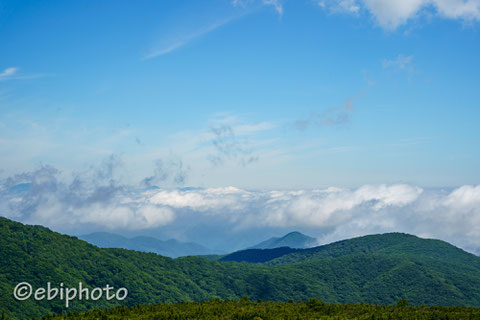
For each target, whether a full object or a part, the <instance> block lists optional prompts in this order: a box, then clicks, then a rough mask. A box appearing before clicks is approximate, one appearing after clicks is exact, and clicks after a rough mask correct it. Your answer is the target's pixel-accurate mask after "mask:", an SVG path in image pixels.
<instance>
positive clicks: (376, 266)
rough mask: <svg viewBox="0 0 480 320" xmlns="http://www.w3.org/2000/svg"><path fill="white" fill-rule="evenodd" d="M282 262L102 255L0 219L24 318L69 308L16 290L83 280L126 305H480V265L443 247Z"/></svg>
mask: <svg viewBox="0 0 480 320" xmlns="http://www.w3.org/2000/svg"><path fill="white" fill-rule="evenodd" d="M302 252H303V255H301V253H302ZM277 259H282V261H278V260H277ZM277 259H273V260H271V261H270V262H269V263H272V262H275V265H271V266H270V265H265V264H252V263H246V262H242V263H237V262H220V261H210V260H208V259H204V258H200V257H184V258H178V259H171V258H167V257H163V256H159V255H156V254H153V253H142V252H136V251H130V250H124V249H101V248H98V247H95V246H93V245H90V244H88V243H86V242H84V241H81V240H79V239H77V238H75V237H70V236H65V235H61V234H58V233H55V232H52V231H50V230H48V229H47V228H44V227H41V226H26V225H23V224H20V223H17V222H13V221H11V220H8V219H5V218H0V311H1V310H2V309H4V310H5V311H6V314H7V315H8V316H10V317H19V318H24V317H27V316H28V317H31V316H36V317H39V316H42V315H45V314H48V313H52V312H63V311H65V310H66V309H65V307H64V302H63V301H60V300H56V299H55V300H51V301H46V300H43V301H40V302H37V301H34V300H33V299H29V300H26V301H16V300H15V299H14V298H13V296H12V292H13V288H14V287H15V285H16V284H17V283H19V282H22V281H28V282H29V283H31V284H32V286H33V287H34V288H38V287H45V285H46V282H52V284H57V285H58V284H59V283H60V282H63V283H64V284H65V287H76V286H77V285H78V282H80V281H81V282H82V283H84V284H85V285H87V286H89V287H103V286H105V285H106V284H110V285H111V286H114V287H115V288H119V287H126V288H128V290H129V295H128V297H127V298H126V299H125V300H124V301H122V303H121V304H122V305H136V304H155V303H165V302H188V301H204V300H209V299H212V298H220V299H231V300H238V299H240V297H242V296H249V297H250V298H251V299H253V300H257V299H262V300H271V301H289V300H294V301H298V300H308V299H310V298H317V299H320V300H322V301H325V302H326V303H360V302H366V303H376V304H383V305H388V304H390V305H391V304H394V303H396V301H398V300H399V299H401V298H405V299H407V300H408V301H409V302H410V303H411V304H413V305H422V304H425V305H447V306H454V305H465V306H477V307H478V306H480V258H478V257H475V256H473V255H471V254H468V253H466V252H464V251H462V250H460V249H458V248H456V247H454V246H451V245H449V244H447V243H445V242H441V241H436V240H424V239H420V238H417V237H414V236H409V235H404V234H385V235H378V236H371V237H363V238H356V239H351V240H347V241H343V242H340V243H335V244H332V245H329V246H323V247H319V248H313V249H306V251H298V252H294V253H290V254H287V255H283V256H281V257H280V258H277ZM287 259H288V260H287ZM276 260H277V261H276ZM272 264H273V263H272ZM115 305H118V303H117V302H115V301H114V300H112V301H106V300H104V299H102V300H99V301H73V302H72V303H71V307H70V308H69V309H68V311H86V310H89V309H93V308H105V307H112V306H115Z"/></svg>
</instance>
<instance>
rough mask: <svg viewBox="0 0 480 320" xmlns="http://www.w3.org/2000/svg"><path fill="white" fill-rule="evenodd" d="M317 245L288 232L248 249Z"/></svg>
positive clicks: (306, 237)
mask: <svg viewBox="0 0 480 320" xmlns="http://www.w3.org/2000/svg"><path fill="white" fill-rule="evenodd" d="M316 243H317V239H315V238H312V237H309V236H306V235H304V234H303V233H300V232H298V231H294V232H290V233H288V234H286V235H284V236H283V237H280V238H277V237H273V238H270V239H268V240H265V241H262V242H260V243H259V244H256V245H254V246H252V247H250V248H248V249H273V248H281V247H290V248H301V249H303V248H310V247H313V246H314V245H315V244H316Z"/></svg>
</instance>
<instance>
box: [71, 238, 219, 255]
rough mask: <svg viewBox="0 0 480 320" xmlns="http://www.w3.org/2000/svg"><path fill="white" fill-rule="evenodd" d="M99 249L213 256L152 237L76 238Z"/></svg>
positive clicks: (205, 250) (198, 247)
mask: <svg viewBox="0 0 480 320" xmlns="http://www.w3.org/2000/svg"><path fill="white" fill-rule="evenodd" d="M78 238H79V239H82V240H85V241H87V242H89V243H91V244H93V245H96V246H97V247H100V248H120V249H129V250H136V251H142V252H153V253H157V254H161V255H162V256H167V257H171V258H177V257H184V256H194V255H207V254H213V253H214V252H212V250H210V249H208V248H206V247H204V246H202V245H200V244H198V243H193V242H180V241H177V240H174V239H170V240H166V241H163V240H160V239H157V238H154V237H145V236H139V237H134V238H126V237H123V236H121V235H118V234H114V233H108V232H95V233H90V234H86V235H82V236H79V237H78Z"/></svg>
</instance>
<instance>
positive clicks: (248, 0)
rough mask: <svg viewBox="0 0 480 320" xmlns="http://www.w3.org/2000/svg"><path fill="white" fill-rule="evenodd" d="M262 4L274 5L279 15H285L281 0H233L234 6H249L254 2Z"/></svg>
mask: <svg viewBox="0 0 480 320" xmlns="http://www.w3.org/2000/svg"><path fill="white" fill-rule="evenodd" d="M258 3H260V4H262V5H265V6H272V7H273V8H274V9H275V11H276V12H277V13H278V15H280V16H281V15H283V4H282V2H281V1H280V0H260V1H257V0H232V5H233V6H234V7H243V8H245V7H247V6H248V5H252V4H258Z"/></svg>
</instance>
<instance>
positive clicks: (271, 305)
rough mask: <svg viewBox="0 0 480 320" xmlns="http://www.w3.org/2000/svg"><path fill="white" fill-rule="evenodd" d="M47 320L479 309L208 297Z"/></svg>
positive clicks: (404, 315)
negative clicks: (222, 299) (192, 300)
mask: <svg viewBox="0 0 480 320" xmlns="http://www.w3.org/2000/svg"><path fill="white" fill-rule="evenodd" d="M43 319H45V320H47V319H52V320H53V319H85V320H88V319H92V320H93V319H165V320H168V319H172V320H173V319H175V320H180V319H204V320H214V319H239V320H240V319H241V320H262V319H263V320H268V319H271V320H278V319H285V320H287V319H292V320H300V319H304V320H306V319H323V320H334V319H335V320H343V319H358V320H367V319H368V320H370V319H385V320H387V319H404V320H408V319H415V320H422V319H425V320H427V319H428V320H430V319H445V320H446V319H465V320H468V319H480V309H478V308H468V307H425V306H408V302H407V301H406V300H400V301H399V302H398V303H397V305H395V306H380V305H370V304H325V303H323V302H321V301H319V300H317V299H310V300H308V301H306V302H283V303H282V302H262V301H258V302H250V301H248V299H245V298H243V299H241V300H240V301H220V300H211V301H207V302H203V303H195V302H191V303H178V304H158V305H146V306H135V307H129V308H128V307H117V308H113V309H107V310H92V311H89V312H87V313H81V314H79V313H74V314H69V315H67V316H57V317H45V318H43Z"/></svg>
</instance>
